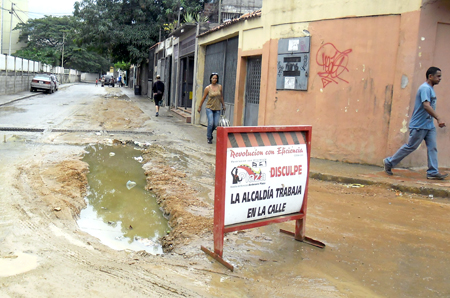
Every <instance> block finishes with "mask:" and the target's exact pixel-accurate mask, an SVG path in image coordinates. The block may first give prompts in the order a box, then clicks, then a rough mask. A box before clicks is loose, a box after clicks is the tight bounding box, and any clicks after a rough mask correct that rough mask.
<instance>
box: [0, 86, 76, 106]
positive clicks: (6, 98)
mask: <svg viewBox="0 0 450 298" xmlns="http://www.w3.org/2000/svg"><path fill="white" fill-rule="evenodd" d="M75 84H77V83H67V84H61V85H59V90H61V89H63V88H67V87H70V86H72V85H75ZM42 93H43V92H42V91H37V92H30V91H29V90H26V91H21V92H17V93H15V94H4V95H0V106H3V105H6V104H9V103H12V102H15V101H18V100H21V99H25V98H29V97H33V96H38V95H41V94H42Z"/></svg>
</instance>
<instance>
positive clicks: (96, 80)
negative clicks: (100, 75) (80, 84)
mask: <svg viewBox="0 0 450 298" xmlns="http://www.w3.org/2000/svg"><path fill="white" fill-rule="evenodd" d="M95 87H98V79H95Z"/></svg>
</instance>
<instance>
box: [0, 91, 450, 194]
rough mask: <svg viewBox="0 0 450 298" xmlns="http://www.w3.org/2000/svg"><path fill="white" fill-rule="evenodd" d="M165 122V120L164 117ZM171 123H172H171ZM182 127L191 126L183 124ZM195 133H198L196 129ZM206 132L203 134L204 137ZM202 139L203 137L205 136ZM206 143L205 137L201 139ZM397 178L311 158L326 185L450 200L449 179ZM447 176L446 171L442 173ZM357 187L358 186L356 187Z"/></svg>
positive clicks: (410, 173) (8, 98) (402, 173)
mask: <svg viewBox="0 0 450 298" xmlns="http://www.w3.org/2000/svg"><path fill="white" fill-rule="evenodd" d="M71 85H74V84H73V83H71V84H64V85H61V88H65V87H69V86H71ZM121 90H122V91H123V93H125V94H126V95H128V96H129V97H130V99H134V100H136V101H139V100H142V99H144V100H146V101H147V100H149V99H148V98H147V97H146V96H140V95H134V92H133V90H132V89H130V88H126V87H125V88H121ZM39 94H41V92H33V93H31V92H29V91H23V92H20V93H17V94H14V95H2V96H0V106H2V105H4V104H7V103H11V102H14V101H16V100H20V99H24V98H28V97H31V96H36V95H39ZM162 109H164V110H165V112H164V113H167V114H173V116H174V118H176V117H180V116H179V115H177V114H175V113H173V112H171V111H170V109H168V108H167V107H163V108H162ZM164 118H165V117H164ZM169 119H170V118H168V121H173V120H169ZM180 125H190V126H193V127H195V125H192V124H185V123H182V122H180ZM194 130H195V129H194ZM203 133H204V132H203V131H202V132H201V134H203ZM202 136H203V135H202ZM202 139H203V137H202ZM393 172H394V175H393V176H388V175H387V174H386V173H385V172H384V170H383V168H382V167H381V165H380V166H371V165H360V164H350V163H344V162H337V161H330V160H323V159H317V158H311V166H310V177H311V178H314V179H318V180H324V181H335V182H339V183H345V184H363V185H373V184H378V185H383V186H385V187H388V188H393V189H396V190H398V191H401V192H408V193H415V194H421V195H433V196H435V197H443V198H450V178H448V179H447V180H440V181H439V180H427V179H426V169H422V170H411V169H393ZM443 172H445V171H443ZM356 186H358V185H356Z"/></svg>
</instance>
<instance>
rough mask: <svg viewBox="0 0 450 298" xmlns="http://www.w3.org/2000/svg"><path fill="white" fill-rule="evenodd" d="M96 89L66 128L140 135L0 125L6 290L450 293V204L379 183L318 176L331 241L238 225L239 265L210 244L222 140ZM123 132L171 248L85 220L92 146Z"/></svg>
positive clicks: (322, 225)
mask: <svg viewBox="0 0 450 298" xmlns="http://www.w3.org/2000/svg"><path fill="white" fill-rule="evenodd" d="M71 88H94V87H93V86H81V87H80V86H74V87H71ZM93 90H94V89H93ZM95 92H96V93H97V94H96V95H94V96H92V97H86V98H83V99H82V100H81V104H80V106H79V107H78V109H77V112H76V113H75V114H72V115H70V117H66V118H64V119H62V120H61V121H60V122H59V123H58V125H59V128H73V127H77V128H79V129H80V130H82V129H98V130H99V132H101V131H104V130H116V131H125V130H129V131H140V132H142V133H139V134H136V133H129V134H127V133H124V132H120V133H110V134H105V133H94V132H91V133H89V132H73V133H54V132H44V133H42V134H39V135H36V134H31V133H9V132H8V133H3V135H2V136H1V137H2V140H3V143H2V144H1V145H0V150H1V153H2V156H3V159H2V164H1V166H0V170H1V174H0V178H1V181H2V182H1V187H0V190H1V194H0V210H1V215H0V227H1V230H0V244H1V245H0V296H1V297H58V296H59V297H80V296H81V297H178V296H180V297H446V296H447V297H448V296H450V286H449V280H448V279H447V277H446V276H448V273H449V269H448V268H449V266H448V265H450V262H449V258H448V256H447V255H446V252H448V251H450V250H449V248H450V240H449V238H450V237H448V236H449V229H448V224H449V222H450V220H449V219H448V214H449V211H450V209H449V205H448V204H447V202H446V201H443V200H439V199H434V200H429V199H428V198H426V197H420V196H414V195H408V194H402V193H398V192H395V191H393V190H389V189H385V188H382V187H379V186H364V187H359V188H353V187H349V186H347V185H342V184H335V183H329V182H322V181H318V180H311V181H310V187H309V202H308V219H307V228H306V231H307V235H308V236H310V237H313V238H315V239H318V240H321V241H323V242H325V243H326V244H327V247H326V248H325V249H324V250H320V249H317V248H313V247H311V246H307V245H305V244H302V243H299V242H296V241H294V240H293V239H291V238H290V237H289V236H286V235H283V234H280V233H279V232H278V230H279V229H280V228H284V229H289V230H293V229H294V226H293V223H292V222H290V223H284V224H279V225H271V226H268V227H264V228H258V229H253V230H247V231H242V232H234V233H230V234H228V235H226V238H225V247H224V258H225V259H227V260H229V261H230V262H231V263H232V264H233V265H234V266H235V268H236V269H235V271H234V272H230V271H229V270H227V269H226V268H224V267H223V266H221V265H220V264H218V263H217V262H215V261H214V260H212V259H211V258H209V257H207V256H206V255H205V254H204V253H203V252H202V251H201V250H200V245H204V246H206V247H209V248H212V246H213V234H212V227H213V194H214V191H213V187H214V169H215V168H214V161H215V148H214V146H211V145H207V144H206V138H205V134H206V130H205V128H203V127H196V126H192V125H188V124H185V123H184V122H183V120H182V119H179V118H177V117H175V116H173V115H171V114H170V112H163V113H161V114H162V115H161V116H160V117H159V118H156V117H153V113H154V107H153V104H152V103H150V102H148V100H144V99H139V98H133V97H132V96H130V97H132V98H131V99H130V98H129V97H128V96H127V95H126V92H125V91H123V92H122V91H121V90H119V89H118V88H115V89H113V88H104V89H100V90H98V89H95ZM1 109H2V108H0V113H1V111H2V110H1ZM8 109H10V108H8ZM144 132H149V133H148V134H146V133H144ZM127 142H128V143H129V142H137V143H138V144H141V146H142V147H141V148H142V152H143V157H144V163H143V164H144V165H143V168H144V170H145V173H146V175H147V189H149V190H150V191H153V192H154V193H155V194H156V195H157V198H158V202H159V203H160V206H161V207H162V208H163V210H164V212H165V213H166V214H167V215H168V216H169V220H170V225H171V227H172V231H171V233H170V234H169V235H167V236H165V237H164V238H163V239H162V240H161V241H162V244H163V246H164V249H165V251H166V253H165V254H164V255H150V254H148V253H146V252H145V251H141V252H134V251H115V250H113V249H111V248H109V247H106V246H104V245H103V244H101V243H100V242H99V241H98V240H97V239H96V238H94V237H92V236H90V235H88V234H86V233H84V232H82V231H80V229H79V228H78V226H77V224H76V220H77V217H78V214H79V212H80V210H81V209H82V208H83V207H85V204H86V203H85V199H84V196H85V193H86V189H87V187H88V185H87V179H86V174H87V173H88V171H89V167H88V165H87V164H86V163H84V162H83V161H82V156H83V153H84V148H85V146H86V145H88V144H95V143H102V144H109V145H111V146H122V144H124V143H127ZM5 157H7V158H5Z"/></svg>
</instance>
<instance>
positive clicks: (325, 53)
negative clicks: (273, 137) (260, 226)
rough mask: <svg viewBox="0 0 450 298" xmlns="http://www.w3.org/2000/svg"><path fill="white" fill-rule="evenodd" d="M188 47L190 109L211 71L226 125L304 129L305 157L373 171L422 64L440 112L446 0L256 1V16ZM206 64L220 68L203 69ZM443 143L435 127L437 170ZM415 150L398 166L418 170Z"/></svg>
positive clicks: (446, 163) (444, 160)
mask: <svg viewBox="0 0 450 298" xmlns="http://www.w3.org/2000/svg"><path fill="white" fill-rule="evenodd" d="M225 41H226V45H225V44H224V42H225ZM233 42H234V43H237V46H236V47H237V49H236V50H234V49H232V48H233ZM229 44H230V46H229ZM198 45H199V49H198V59H197V61H196V63H197V66H196V67H197V72H196V74H195V82H198V83H197V84H195V85H194V101H195V102H194V106H196V105H197V104H198V103H199V102H200V100H201V95H202V91H203V88H204V87H205V85H207V83H208V82H206V81H205V80H206V79H205V78H207V77H208V78H209V74H210V72H218V73H219V76H220V77H221V78H223V84H224V94H225V95H226V97H225V101H226V102H227V105H229V107H230V108H231V111H229V112H231V114H229V115H228V116H229V118H230V119H232V121H233V124H234V125H258V126H262V125H312V126H313V141H312V156H314V157H318V158H324V159H330V160H339V161H346V162H352V163H366V164H381V160H382V158H384V157H386V156H388V155H391V154H393V153H394V152H395V150H396V149H398V147H399V146H400V145H402V144H403V143H404V142H406V141H407V139H408V135H409V134H408V132H409V130H408V123H409V120H410V117H411V114H412V111H413V108H414V98H415V94H416V90H417V88H418V87H419V86H420V84H422V83H423V82H424V81H425V79H426V78H425V72H426V70H427V68H428V67H430V66H437V67H440V68H441V69H442V72H443V78H444V79H443V81H442V82H441V84H440V85H437V86H436V87H435V91H436V94H437V98H438V102H437V109H438V111H439V115H442V116H444V115H447V114H449V112H450V101H448V100H447V99H446V95H447V94H449V91H450V84H448V83H446V79H445V78H446V74H450V56H449V55H448V54H446V53H447V51H446V49H448V48H449V46H450V1H448V0H423V1H422V0H363V1H361V0H345V1H344V0H322V1H308V0H278V1H271V0H263V5H262V11H261V12H257V13H252V14H248V15H244V16H242V17H240V19H238V20H233V21H230V22H226V23H224V24H222V25H220V26H219V27H217V28H214V29H212V30H209V31H207V32H205V33H203V34H200V35H199V36H198ZM229 49H231V50H229ZM230 51H231V52H233V51H234V52H237V53H236V59H235V60H236V62H230V61H233V59H234V58H233V55H234V54H233V53H231V52H230ZM217 52H219V54H218V53H217ZM214 55H215V57H214ZM224 57H225V58H224ZM227 57H230V58H229V59H227ZM210 61H219V62H220V61H222V62H221V63H218V65H217V66H216V68H217V69H215V71H212V70H211V67H209V66H211V62H210ZM228 63H235V65H233V66H230V65H228ZM233 75H234V87H233V88H232V87H230V86H232V85H233V83H232V82H231V81H233V78H232V77H233ZM228 88H231V90H232V91H233V92H234V94H233V95H229V92H228ZM444 117H445V116H444ZM449 119H450V118H449ZM193 121H194V122H195V123H202V115H201V114H200V115H198V113H195V115H194V119H193ZM448 122H449V123H450V120H448ZM449 143H450V138H449V136H448V134H447V131H446V129H438V148H439V149H440V150H439V161H440V165H441V166H443V167H450V154H449V153H450V152H448V151H449V149H447V148H449V146H447V145H448V144H449ZM423 147H425V146H422V148H419V150H417V151H416V152H414V153H413V154H411V155H410V156H409V157H408V158H406V159H405V160H404V161H403V162H402V164H403V165H404V166H424V165H426V148H423Z"/></svg>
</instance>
